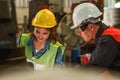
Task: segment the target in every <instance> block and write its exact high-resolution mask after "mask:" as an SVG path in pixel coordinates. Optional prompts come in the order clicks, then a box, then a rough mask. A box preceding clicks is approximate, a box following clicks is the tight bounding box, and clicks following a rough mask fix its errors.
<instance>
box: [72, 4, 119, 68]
mask: <svg viewBox="0 0 120 80" xmlns="http://www.w3.org/2000/svg"><path fill="white" fill-rule="evenodd" d="M101 16H102V12H100V10H99V9H98V8H97V7H96V6H95V5H94V4H92V3H89V2H86V3H81V4H79V5H78V6H76V7H75V9H74V11H73V16H72V17H73V23H74V26H72V27H71V29H73V28H76V29H77V31H78V35H79V36H81V37H82V38H83V39H84V40H85V41H86V42H89V41H91V40H94V41H95V44H96V47H95V49H94V50H93V52H92V53H91V57H90V60H89V64H90V65H94V66H99V67H105V68H110V69H117V70H120V30H119V29H117V28H115V27H112V26H107V25H106V24H104V23H103V22H102V21H101V19H100V17H101Z"/></svg>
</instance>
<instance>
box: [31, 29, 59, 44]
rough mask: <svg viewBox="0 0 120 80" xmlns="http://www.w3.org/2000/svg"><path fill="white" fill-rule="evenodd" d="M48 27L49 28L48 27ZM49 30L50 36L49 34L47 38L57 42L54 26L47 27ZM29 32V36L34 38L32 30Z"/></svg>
mask: <svg viewBox="0 0 120 80" xmlns="http://www.w3.org/2000/svg"><path fill="white" fill-rule="evenodd" d="M48 29H49V28H48ZM49 30H50V32H51V33H50V36H49V39H50V40H51V41H52V42H54V43H55V42H57V41H59V39H58V35H57V33H56V27H53V28H50V29H49ZM30 34H31V36H33V37H34V38H35V35H34V32H31V33H30Z"/></svg>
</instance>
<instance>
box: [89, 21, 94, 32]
mask: <svg viewBox="0 0 120 80" xmlns="http://www.w3.org/2000/svg"><path fill="white" fill-rule="evenodd" d="M94 26H95V25H94V24H91V23H90V24H89V25H88V28H89V29H90V30H92V31H93V30H94Z"/></svg>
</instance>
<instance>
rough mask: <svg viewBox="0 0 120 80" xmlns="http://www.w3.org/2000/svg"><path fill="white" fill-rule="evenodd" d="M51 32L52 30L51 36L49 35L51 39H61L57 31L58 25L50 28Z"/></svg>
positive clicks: (55, 40) (54, 40)
mask: <svg viewBox="0 0 120 80" xmlns="http://www.w3.org/2000/svg"><path fill="white" fill-rule="evenodd" d="M50 32H51V34H50V36H49V39H50V40H51V41H53V42H57V41H59V39H58V35H57V33H56V27H53V28H51V29H50Z"/></svg>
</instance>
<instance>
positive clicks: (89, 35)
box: [77, 24, 95, 42]
mask: <svg viewBox="0 0 120 80" xmlns="http://www.w3.org/2000/svg"><path fill="white" fill-rule="evenodd" d="M77 34H78V36H81V37H82V38H83V39H84V40H85V41H86V42H89V41H90V40H92V39H93V36H94V35H95V34H94V26H93V25H92V24H88V25H87V28H86V29H85V30H84V31H82V29H81V28H80V27H79V26H78V27H77Z"/></svg>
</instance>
